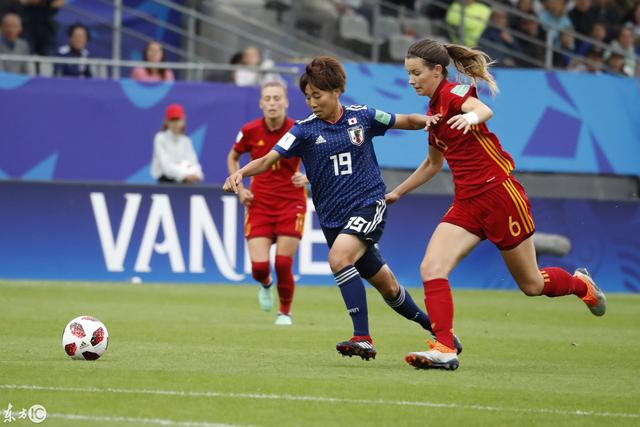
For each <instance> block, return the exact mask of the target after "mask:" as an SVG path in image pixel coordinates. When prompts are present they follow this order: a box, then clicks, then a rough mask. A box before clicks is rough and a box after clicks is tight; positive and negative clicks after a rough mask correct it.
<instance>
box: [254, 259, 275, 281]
mask: <svg viewBox="0 0 640 427" xmlns="http://www.w3.org/2000/svg"><path fill="white" fill-rule="evenodd" d="M251 273H252V275H253V278H254V279H256V281H257V282H260V284H262V285H268V284H269V282H271V274H270V273H271V267H270V266H269V261H262V262H255V261H251Z"/></svg>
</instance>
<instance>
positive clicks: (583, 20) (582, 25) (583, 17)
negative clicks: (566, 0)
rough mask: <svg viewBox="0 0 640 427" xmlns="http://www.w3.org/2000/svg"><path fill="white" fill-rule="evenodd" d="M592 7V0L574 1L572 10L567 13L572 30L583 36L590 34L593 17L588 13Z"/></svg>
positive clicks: (593, 21)
mask: <svg viewBox="0 0 640 427" xmlns="http://www.w3.org/2000/svg"><path fill="white" fill-rule="evenodd" d="M592 5H593V3H592V0H575V3H574V5H573V9H571V10H570V11H569V19H571V23H572V24H573V28H574V29H575V30H576V31H577V32H578V33H579V34H582V35H583V36H588V35H589V33H591V28H592V27H593V24H594V23H595V19H594V17H593V15H592V14H591V13H590V12H589V11H590V10H591V6H592Z"/></svg>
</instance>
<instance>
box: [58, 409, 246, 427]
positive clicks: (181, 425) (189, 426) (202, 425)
mask: <svg viewBox="0 0 640 427" xmlns="http://www.w3.org/2000/svg"><path fill="white" fill-rule="evenodd" d="M50 418H57V419H63V420H69V421H106V422H109V423H134V424H136V425H140V424H151V425H158V426H170V427H240V425H238V424H212V423H207V422H200V421H172V420H163V419H160V418H134V417H102V416H98V415H80V414H58V413H55V412H54V413H48V414H47V418H46V419H50Z"/></svg>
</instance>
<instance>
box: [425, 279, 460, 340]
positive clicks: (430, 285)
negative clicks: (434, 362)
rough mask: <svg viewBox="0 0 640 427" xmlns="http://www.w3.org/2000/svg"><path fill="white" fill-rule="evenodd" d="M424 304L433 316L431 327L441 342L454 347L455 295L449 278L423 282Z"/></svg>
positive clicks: (430, 315)
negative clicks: (452, 294) (452, 292)
mask: <svg viewBox="0 0 640 427" xmlns="http://www.w3.org/2000/svg"><path fill="white" fill-rule="evenodd" d="M423 285H424V305H425V307H426V308H427V313H428V314H429V317H430V318H431V328H432V329H433V333H434V334H435V336H436V340H438V342H439V343H440V344H443V345H446V346H447V347H449V348H451V349H453V348H455V346H454V344H453V297H452V296H451V286H449V280H447V279H433V280H427V281H425V282H423Z"/></svg>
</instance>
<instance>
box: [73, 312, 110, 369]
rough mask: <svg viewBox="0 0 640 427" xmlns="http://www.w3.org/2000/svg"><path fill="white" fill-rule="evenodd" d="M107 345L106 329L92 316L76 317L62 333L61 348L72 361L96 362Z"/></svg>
mask: <svg viewBox="0 0 640 427" xmlns="http://www.w3.org/2000/svg"><path fill="white" fill-rule="evenodd" d="M108 345H109V332H108V331H107V327H106V326H104V323H102V322H101V321H99V320H98V319H96V318H95V317H92V316H79V317H76V318H75V319H73V320H71V321H70V322H69V323H68V324H67V326H65V328H64V332H63V333H62V348H63V349H64V351H65V352H66V353H67V355H68V356H69V357H71V358H72V359H83V360H96V359H98V358H99V357H100V356H102V354H103V353H104V352H105V351H106V350H107V346H108Z"/></svg>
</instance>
